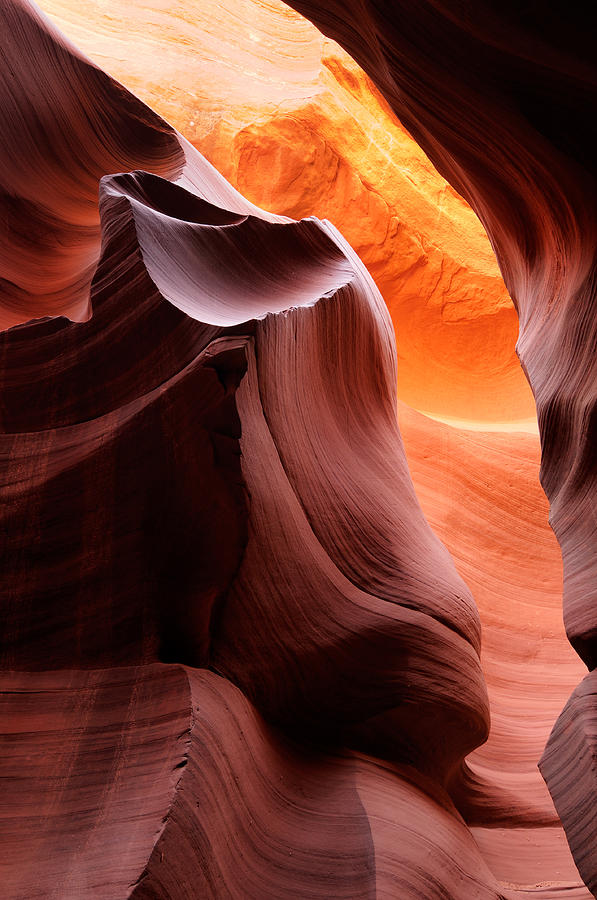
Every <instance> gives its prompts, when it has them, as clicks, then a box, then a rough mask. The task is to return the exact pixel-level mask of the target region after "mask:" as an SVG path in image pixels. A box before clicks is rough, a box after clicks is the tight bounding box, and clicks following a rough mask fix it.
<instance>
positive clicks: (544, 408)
mask: <svg viewBox="0 0 597 900" xmlns="http://www.w3.org/2000/svg"><path fill="white" fill-rule="evenodd" d="M292 5H293V6H294V7H295V8H296V9H298V10H299V11H301V12H302V13H303V14H304V15H306V16H307V17H309V18H310V19H312V20H313V21H314V22H315V23H316V24H317V25H318V26H319V27H320V28H321V29H322V31H323V32H324V33H326V34H328V35H330V36H332V37H334V38H336V39H337V40H339V41H340V42H341V43H342V44H343V45H344V46H345V47H346V49H347V50H348V51H349V52H350V53H351V55H352V56H354V58H355V59H356V60H357V61H358V62H359V63H360V64H361V65H362V66H363V68H364V69H365V70H366V71H367V72H368V73H369V74H370V76H371V77H372V78H373V79H374V81H375V82H376V84H377V86H378V87H379V88H380V90H381V91H382V93H383V94H384V96H385V97H386V99H387V100H388V102H389V103H390V104H391V106H392V108H393V109H394V110H395V111H396V113H397V114H398V115H399V116H400V118H401V120H402V121H403V122H404V124H405V125H406V127H407V128H408V129H409V131H410V132H411V133H412V134H413V136H414V137H415V138H416V140H417V141H418V143H419V144H420V145H421V146H422V147H423V148H424V149H425V151H426V152H427V153H428V155H429V157H430V159H431V160H432V161H433V162H434V163H435V165H436V166H437V168H438V170H439V171H440V172H441V173H442V174H444V175H445V176H446V177H447V178H448V180H449V181H450V182H451V183H452V185H453V186H454V187H455V188H456V189H457V190H458V191H459V192H460V193H461V194H462V195H463V196H464V197H465V198H466V199H467V200H468V201H469V203H470V204H471V206H472V207H473V209H475V211H476V212H477V214H478V215H479V217H480V219H481V221H482V222H483V224H484V225H485V227H486V229H487V232H488V234H489V236H490V239H491V241H492V245H493V247H494V249H495V252H496V255H497V258H498V260H499V263H500V267H501V270H502V273H503V275H504V280H505V283H506V285H507V287H508V289H509V291H510V294H511V296H512V298H513V300H514V302H515V304H516V307H517V310H518V314H519V318H520V337H519V341H518V352H519V355H520V358H521V361H522V364H523V366H524V368H525V371H526V373H527V375H528V377H529V381H530V383H531V386H532V389H533V393H534V395H535V400H536V404H537V412H538V418H539V428H540V432H541V442H542V465H541V480H542V485H543V487H544V489H545V492H546V494H547V496H548V499H549V501H550V521H551V523H552V526H553V528H554V531H555V533H556V535H557V537H558V540H559V543H560V546H561V548H562V555H563V560H564V619H565V624H566V631H567V634H568V636H569V638H570V641H571V643H572V645H573V646H574V648H575V649H576V650H577V652H578V653H579V655H580V656H581V657H582V659H583V660H584V661H585V663H586V664H587V666H588V667H589V668H590V669H592V668H593V667H594V666H595V664H596V662H597V643H596V640H597V639H596V635H597V622H596V620H595V616H596V612H595V610H596V609H597V605H596V603H595V591H596V590H597V588H596V584H597V578H596V574H597V571H596V569H597V557H596V556H595V546H594V545H595V534H596V529H595V521H596V519H595V512H594V506H595V479H596V477H597V462H596V460H597V457H596V454H595V420H596V419H595V402H596V397H595V385H596V384H597V371H596V362H595V360H596V357H595V344H596V334H595V321H596V317H595V314H594V313H595V236H596V230H597V223H596V218H595V210H596V208H597V206H596V202H595V201H596V197H595V166H594V144H595V133H594V131H595V124H594V117H593V116H592V115H587V111H588V110H590V109H593V108H594V103H595V65H594V63H595V53H594V44H593V35H594V26H595V18H594V11H593V12H592V14H591V15H590V16H589V17H588V18H585V16H584V14H583V13H581V12H580V11H579V9H578V8H575V7H572V8H570V6H569V5H567V4H564V3H552V4H549V5H548V7H547V8H544V7H543V6H542V5H541V6H540V5H538V4H537V5H535V4H531V5H526V6H524V7H522V6H520V5H519V4H514V3H508V2H506V3H504V4H500V7H499V9H497V8H496V7H495V6H494V5H493V4H489V3H476V4H474V5H473V4H465V5H458V4H453V3H450V2H442V0H438V2H429V3H427V2H425V3H422V4H417V5H416V6H414V5H413V4H410V3H406V2H398V3H391V4H390V3H389V2H388V3H386V2H383V0H377V2H370V0H364V2H363V3H358V4H357V3H354V4H352V5H348V6H347V5H346V4H344V3H342V4H340V3H338V2H335V0H333V2H331V3H326V5H325V8H324V7H321V6H318V5H316V4H312V3H310V0H296V2H293V3H292ZM591 678H592V676H589V679H591ZM592 696H593V694H592V692H591V689H590V683H589V682H587V685H586V688H583V687H581V688H579V691H578V692H577V694H575V698H576V699H575V698H573V699H572V700H571V702H570V704H569V705H568V706H567V708H566V711H565V713H564V714H563V717H564V718H563V721H562V722H561V723H560V724H559V725H558V726H556V728H555V729H554V731H553V733H552V736H551V738H550V742H549V745H548V749H547V752H546V755H545V756H544V758H543V762H542V771H543V773H544V775H545V777H546V779H547V782H548V784H549V785H550V786H551V788H552V793H553V796H554V800H555V802H556V806H557V807H558V810H559V812H560V815H561V817H562V820H563V823H564V826H565V828H566V832H567V835H568V838H569V841H570V844H571V848H572V852H573V854H574V857H575V860H576V862H577V865H578V866H579V869H580V872H581V874H582V876H583V878H584V879H585V881H586V883H587V884H588V885H589V886H590V887H591V889H592V890H593V892H595V891H596V890H597V853H596V849H597V848H596V847H595V830H594V828H592V827H588V825H587V822H586V818H585V815H586V814H585V812H584V809H585V806H584V798H585V797H586V796H587V795H589V796H591V797H594V796H595V787H594V779H593V769H592V766H591V765H589V766H587V765H585V764H579V765H578V766H576V765H574V762H573V759H574V754H571V752H570V748H568V749H566V743H567V735H568V734H569V733H570V732H571V731H572V729H571V727H570V726H569V725H567V724H566V722H569V721H570V720H571V719H573V720H574V719H575V716H578V718H579V719H584V718H586V717H587V716H588V718H589V720H590V718H591V714H590V713H589V712H588V710H589V709H591V704H592V700H591V697H592ZM577 728H581V730H582V731H583V732H584V733H585V734H586V735H587V737H586V739H585V744H584V746H583V750H582V754H581V755H582V759H583V760H586V759H587V758H589V757H591V755H592V754H591V739H590V737H589V734H590V730H588V731H587V730H586V729H584V728H582V726H581V725H580V723H579V724H578V725H577ZM566 760H567V761H568V765H566ZM581 823H582V825H581Z"/></svg>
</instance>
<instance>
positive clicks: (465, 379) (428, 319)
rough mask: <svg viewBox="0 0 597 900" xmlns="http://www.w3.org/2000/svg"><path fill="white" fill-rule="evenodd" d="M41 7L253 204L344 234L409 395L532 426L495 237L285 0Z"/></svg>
mask: <svg viewBox="0 0 597 900" xmlns="http://www.w3.org/2000/svg"><path fill="white" fill-rule="evenodd" d="M42 5H43V8H44V10H45V11H46V12H48V13H49V14H51V15H52V17H53V18H54V20H55V21H56V22H57V23H58V24H59V25H60V27H61V28H63V29H64V30H65V31H66V33H67V34H68V35H70V37H71V38H72V39H73V40H74V41H75V42H76V44H77V46H79V47H80V48H81V49H83V50H84V51H85V52H86V53H88V54H89V55H90V56H91V58H92V59H93V60H95V62H97V63H98V64H99V65H100V66H101V67H102V68H103V69H105V70H106V71H107V72H109V73H110V74H111V75H113V76H115V77H116V78H118V79H119V80H120V81H122V82H123V84H125V85H126V86H127V87H128V88H130V89H131V90H133V91H134V92H135V93H136V94H137V95H138V96H139V97H140V98H141V99H143V100H144V101H145V102H146V103H148V104H149V105H150V106H151V107H152V108H154V109H155V110H156V111H157V112H159V113H160V114H161V115H163V116H164V117H165V118H166V119H167V120H168V121H169V122H171V123H172V124H173V125H174V126H175V127H176V128H177V129H178V130H179V131H180V132H182V133H183V134H184V135H185V136H186V137H188V138H189V139H190V140H191V141H192V143H193V144H194V145H195V146H196V147H197V149H199V150H200V151H201V153H203V154H204V155H205V156H206V157H207V158H208V159H209V160H210V162H212V163H213V164H214V165H215V166H216V168H218V169H219V171H220V172H222V174H223V175H224V176H225V177H226V178H227V179H228V180H229V181H230V183H231V184H233V185H234V186H235V187H236V188H237V189H238V190H240V191H241V192H242V193H243V194H244V196H246V197H247V198H248V199H249V200H251V201H252V202H254V203H256V204H257V205H259V206H261V207H264V208H265V209H269V210H271V211H272V212H276V213H280V214H283V215H287V216H291V217H292V218H296V219H299V218H302V217H303V216H309V215H317V216H319V217H325V218H327V219H329V220H330V221H332V222H333V223H334V224H335V225H336V226H337V227H338V228H340V230H341V231H342V233H343V234H344V236H345V237H346V238H347V239H348V241H349V242H350V243H351V245H352V246H353V247H354V248H355V250H356V251H357V253H358V254H359V256H360V257H361V259H362V260H363V262H364V263H365V264H366V266H367V268H368V269H369V271H370V272H371V274H372V275H373V277H374V279H375V282H376V284H377V286H378V287H379V289H380V291H381V293H382V295H383V297H384V299H385V301H386V303H387V304H388V308H389V310H390V313H391V316H392V319H393V322H394V325H395V328H396V332H397V335H398V354H399V381H398V391H399V396H400V397H401V399H403V400H404V401H406V402H407V403H409V404H410V405H412V406H415V407H416V408H417V409H420V410H423V411H426V412H430V413H432V414H434V415H439V416H442V417H452V418H457V419H473V420H475V419H478V420H481V421H488V422H489V421H493V422H496V421H498V422H501V421H508V422H509V421H512V420H523V419H530V418H534V415H535V410H534V405H533V398H532V394H531V392H530V390H529V388H528V384H527V382H526V380H525V378H524V375H523V373H522V371H521V369H520V366H519V364H518V360H517V359H516V356H515V353H514V345H515V342H516V338H517V336H518V321H517V317H516V313H515V310H514V308H513V306H512V302H511V300H510V298H509V297H508V294H507V292H506V289H505V286H504V283H503V281H502V279H501V277H500V274H499V271H498V268H497V265H496V261H495V256H494V254H493V252H492V250H491V246H490V244H489V242H488V240H487V236H486V234H485V233H484V231H483V229H482V227H481V225H480V223H479V221H478V219H477V218H476V216H475V215H474V214H473V212H472V211H471V209H470V208H469V207H468V206H467V204H466V203H464V201H463V200H462V198H461V197H460V196H459V195H458V194H456V192H455V191H454V190H453V189H452V188H451V187H450V185H448V184H447V182H446V181H444V179H443V178H441V176H440V175H439V174H438V173H437V171H436V170H435V169H434V167H433V165H431V163H430V162H429V160H428V159H427V158H426V156H425V154H424V153H423V152H422V151H421V149H420V148H419V147H418V146H417V144H416V143H415V142H414V141H413V139H412V138H411V137H410V135H409V134H408V133H407V132H406V131H405V129H404V128H403V127H402V126H401V125H400V123H399V122H397V121H396V119H395V117H394V116H393V115H392V113H391V111H390V110H389V109H388V107H387V104H386V102H385V101H384V100H383V98H382V97H381V96H380V95H379V93H378V92H377V91H376V89H375V88H374V87H373V85H372V84H371V82H370V81H369V79H368V78H367V77H366V76H365V74H364V73H363V71H362V70H361V69H360V68H359V67H358V66H357V65H356V64H355V63H354V62H353V60H352V59H351V58H350V57H349V56H348V54H347V53H346V52H344V51H343V50H342V49H341V48H340V47H339V46H338V45H337V44H336V43H334V42H332V41H330V40H326V39H324V38H323V36H322V35H321V33H320V32H318V31H317V30H316V29H315V28H314V27H313V26H312V25H311V23H310V22H308V21H307V20H305V19H304V18H302V17H301V16H300V15H298V14H297V13H295V12H294V11H293V10H291V9H289V7H288V6H286V5H285V4H284V3H282V2H281V0H268V2H262V0H226V2H225V3H221V2H215V0H202V2H201V3H199V4H195V5H194V6H193V7H192V8H191V7H189V5H188V4H186V3H183V2H176V3H170V2H169V3H164V2H163V0H144V2H135V3H134V4H129V5H128V6H127V5H123V4H122V3H121V2H120V0H110V2H106V0H102V2H101V3H100V2H98V0H91V2H89V3H87V4H86V5H85V8H84V9H83V8H81V7H80V6H78V5H77V4H75V3H73V2H72V0H43V3H42ZM132 46H134V52H132V51H131V47H132Z"/></svg>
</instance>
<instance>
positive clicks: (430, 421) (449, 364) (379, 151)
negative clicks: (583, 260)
mask: <svg viewBox="0 0 597 900" xmlns="http://www.w3.org/2000/svg"><path fill="white" fill-rule="evenodd" d="M40 6H41V8H42V10H43V12H44V13H45V14H47V15H48V16H49V17H50V18H51V19H52V21H53V22H55V23H56V25H57V26H58V27H59V28H60V29H61V30H62V31H63V32H64V33H65V34H66V35H67V37H69V38H70V39H71V40H72V41H73V43H74V44H75V45H76V46H77V47H79V48H80V49H81V50H82V51H83V52H84V53H85V54H87V55H88V56H89V58H90V59H92V60H93V61H94V62H95V63H96V64H97V65H98V66H99V67H101V68H102V69H103V70H104V71H105V72H107V73H108V74H109V75H111V76H113V77H114V78H116V79H118V81H120V82H121V83H122V84H123V85H124V86H125V87H127V88H128V89H129V90H131V91H132V92H133V93H134V94H135V95H136V96H138V97H139V98H140V99H141V100H142V101H143V102H145V103H146V104H147V105H148V106H149V107H151V109H153V110H155V111H156V112H157V113H158V114H159V115H160V116H163V117H164V119H165V120H166V121H168V122H169V123H171V124H172V125H173V126H174V127H175V128H176V129H177V130H178V131H179V132H180V133H181V134H182V135H183V136H184V137H185V138H187V140H188V141H189V142H190V143H191V144H192V145H194V147H195V148H196V149H197V150H199V151H200V153H201V154H203V155H204V156H205V157H206V158H207V159H208V160H209V161H210V162H211V164H212V165H213V166H214V167H215V168H216V169H217V170H219V171H220V172H221V173H222V174H223V175H224V176H225V178H226V179H227V180H228V181H229V182H230V183H231V184H232V185H233V187H235V188H236V189H237V190H238V191H239V192H240V193H241V194H243V195H244V197H245V198H246V199H247V200H248V201H250V202H251V203H253V204H255V205H256V206H258V207H260V208H262V209H264V210H266V211H267V212H270V213H273V214H275V215H278V216H287V217H289V218H291V219H302V218H305V217H308V216H317V217H318V218H319V219H327V220H329V221H330V222H332V224H333V225H335V226H336V227H337V228H338V230H339V231H340V232H341V233H342V234H343V236H344V237H345V238H346V239H347V240H348V242H349V243H350V244H351V246H352V247H353V248H354V250H355V251H356V252H357V254H358V255H359V256H360V258H361V259H362V260H363V262H364V263H365V265H366V266H367V268H368V270H369V272H370V273H371V275H372V277H373V279H374V280H375V282H376V284H377V286H378V288H379V290H380V292H381V295H382V296H383V298H384V300H385V301H386V304H387V306H388V309H389V311H390V314H391V317H392V321H393V324H394V328H395V331H396V339H397V348H398V398H399V402H398V420H399V425H400V431H401V434H402V438H403V442H404V446H405V451H406V456H407V460H408V465H409V469H410V473H411V476H412V480H413V483H414V487H415V490H416V494H417V497H418V500H419V502H420V505H421V507H422V509H423V512H424V514H425V516H426V518H427V520H428V522H429V524H430V525H431V527H432V529H433V531H434V532H435V533H436V535H437V536H438V537H439V538H440V540H441V541H442V542H443V543H444V544H445V546H446V547H447V548H448V550H449V551H450V553H451V555H452V557H453V559H454V561H455V564H456V567H457V570H458V572H459V574H460V575H461V576H462V578H463V579H464V581H465V583H466V584H467V585H468V587H469V588H470V590H471V592H472V594H473V597H474V599H475V601H476V604H477V607H478V610H479V614H480V618H481V624H482V652H481V662H482V668H483V673H484V676H485V680H486V682H487V687H488V693H489V699H490V708H491V731H490V735H489V739H488V741H487V742H486V743H485V744H483V745H482V746H481V747H480V748H478V749H477V750H475V751H474V752H473V753H472V754H471V755H470V756H469V757H468V758H467V760H466V766H467V776H466V780H465V782H464V787H461V788H460V789H459V792H457V793H456V795H455V798H454V799H455V800H456V804H457V806H458V808H459V810H460V811H461V813H462V815H463V817H464V819H465V821H466V822H467V824H468V825H469V826H470V828H471V830H472V833H473V835H474V837H475V840H476V842H477V844H478V846H479V848H480V850H481V853H482V855H483V857H484V859H485V860H486V862H487V864H488V866H489V868H490V870H491V871H492V872H493V873H494V875H495V876H496V878H497V879H498V881H499V883H500V885H502V886H503V887H504V889H505V890H507V889H519V890H522V891H529V892H530V893H533V892H535V891H536V892H537V896H541V897H554V898H555V897H560V896H562V897H563V896H564V895H565V896H566V897H567V898H568V897H570V898H571V900H572V898H575V900H576V898H578V900H580V898H584V897H589V896H590V894H589V893H588V891H587V889H586V888H585V887H584V886H583V885H582V882H581V880H580V877H579V875H578V871H577V869H576V866H575V864H574V862H573V859H572V855H571V853H570V849H569V847H568V844H567V841H566V837H565V834H564V830H563V828H562V826H561V824H560V821H559V819H558V816H557V814H556V812H555V809H554V806H553V802H552V800H551V798H550V795H549V792H548V790H547V787H546V785H545V783H544V781H543V779H542V777H541V775H540V773H539V770H538V768H537V763H538V761H539V758H540V757H541V754H542V752H543V749H544V747H545V744H546V741H547V738H548V736H549V733H550V731H551V729H552V727H553V725H554V722H555V720H556V719H557V717H558V715H559V714H560V712H561V710H562V708H563V707H564V705H565V703H566V701H567V699H568V697H569V696H570V694H571V693H572V691H573V689H574V688H575V687H576V685H577V684H578V683H579V682H580V680H581V679H582V677H583V675H584V674H585V673H586V668H585V666H584V664H583V663H582V661H581V660H580V659H579V657H578V656H577V655H576V653H575V652H574V650H573V649H572V647H571V645H570V644H569V642H568V640H567V638H566V634H565V631H564V625H563V621H562V561H561V551H560V548H559V546H558V543H557V541H556V538H555V536H554V534H553V533H552V531H551V529H550V526H549V524H548V503H547V500H546V498H545V495H544V493H543V491H542V489H541V486H540V484H539V465H540V440H539V432H538V428H537V421H536V414H535V404H534V399H533V396H532V393H531V390H530V387H529V384H528V381H527V379H526V377H525V375H524V373H523V371H522V368H521V366H520V363H519V361H518V358H517V356H516V353H515V345H516V341H517V338H518V318H517V315H516V312H515V309H514V306H513V304H512V301H511V299H510V297H509V296H508V292H507V290H506V287H505V285H504V282H503V280H502V278H501V275H500V272H499V269H498V265H497V262H496V258H495V255H494V253H493V250H492V248H491V245H490V243H489V239H488V238H487V235H486V233H485V231H484V230H483V227H482V225H481V223H480V221H479V220H478V218H477V217H476V215H475V214H474V213H473V211H472V210H471V209H470V207H469V206H468V205H467V203H466V202H465V201H464V200H463V199H462V197H461V196H460V195H459V194H458V193H457V192H456V191H455V190H454V189H453V188H452V187H451V186H450V185H449V184H448V183H447V182H446V181H445V180H444V179H443V178H442V177H441V176H440V175H439V174H438V172H437V171H436V169H435V168H434V166H433V165H432V163H431V162H430V161H429V159H428V158H427V156H426V155H425V154H424V152H423V151H422V150H421V149H420V147H419V146H418V144H417V143H416V142H415V141H414V140H413V139H412V138H411V137H410V135H409V134H408V132H407V131H406V129H405V128H404V127H403V126H402V125H401V124H400V122H399V121H398V119H397V118H396V116H395V115H394V113H393V112H392V110H391V109H390V107H389V105H388V103H387V102H386V101H385V100H384V98H383V97H382V96H381V94H380V93H379V91H378V90H377V89H376V88H375V87H374V85H373V84H372V82H371V81H370V79H369V78H368V77H367V76H366V75H365V74H364V72H363V71H362V70H361V69H360V68H359V67H358V65H357V64H356V63H355V62H354V61H353V60H352V59H351V57H350V56H349V55H348V54H347V53H346V52H345V51H344V50H343V49H342V48H341V47H340V46H339V45H338V44H336V43H334V42H333V41H332V40H330V39H328V38H326V37H324V36H323V35H322V34H321V33H320V32H319V31H318V30H317V29H316V28H315V27H314V26H313V25H312V24H311V23H310V22H309V21H308V20H306V19H305V18H303V17H302V16H301V15H299V13H297V12H295V11H294V10H292V9H290V8H289V7H287V6H286V5H285V4H283V3H281V2H279V0H225V2H223V3H222V2H221V0H217V2H216V0H202V2H201V3H199V4H196V5H194V6H192V7H190V6H189V5H188V4H186V3H184V2H181V0H177V2H174V3H170V4H167V5H165V4H163V3H161V2H159V0H152V2H148V3H145V4H143V5H141V4H139V5H126V6H125V5H124V4H123V3H122V2H121V0H101V2H100V0H90V2H88V3H87V4H85V6H84V7H82V6H81V5H80V4H77V3H74V2H72V0H41V2H40ZM171 164H172V166H173V167H174V166H175V164H176V160H172V161H171ZM148 168H149V167H148ZM114 171H115V172H116V171H118V169H116V168H115V169H114ZM81 217H82V219H83V224H84V225H85V226H86V227H88V229H89V246H86V247H79V256H78V260H77V264H78V266H79V270H78V271H80V273H82V275H81V283H82V282H84V281H85V278H86V277H87V276H88V275H90V273H91V272H92V271H93V267H94V265H95V263H96V262H97V259H96V258H95V257H94V253H96V254H97V256H99V230H98V226H97V222H95V220H94V219H93V215H92V214H91V213H90V212H89V210H87V212H86V215H83V214H81ZM231 221H233V219H231ZM79 288H80V284H79V285H78V288H77V291H78V292H75V293H74V294H71V295H69V297H68V303H65V305H64V308H63V309H58V308H56V307H50V306H48V307H47V308H46V309H45V310H41V314H45V313H49V314H52V315H55V314H58V313H61V312H62V313H64V314H66V315H70V316H71V317H72V318H73V319H76V318H77V317H79V318H81V319H83V318H84V317H85V309H84V308H83V306H84V304H83V305H82V301H81V296H82V294H81V293H80V291H79ZM48 302H49V301H48ZM26 313H27V314H26V315H23V316H22V317H21V320H22V321H25V320H26V319H27V318H29V317H30V313H31V307H30V306H26ZM4 314H5V315H4V319H3V324H5V325H12V324H16V323H17V322H18V321H19V311H18V310H16V311H15V308H14V307H12V308H10V309H8V310H4ZM543 889H544V890H545V893H542V891H543ZM549 891H551V892H552V893H549Z"/></svg>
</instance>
